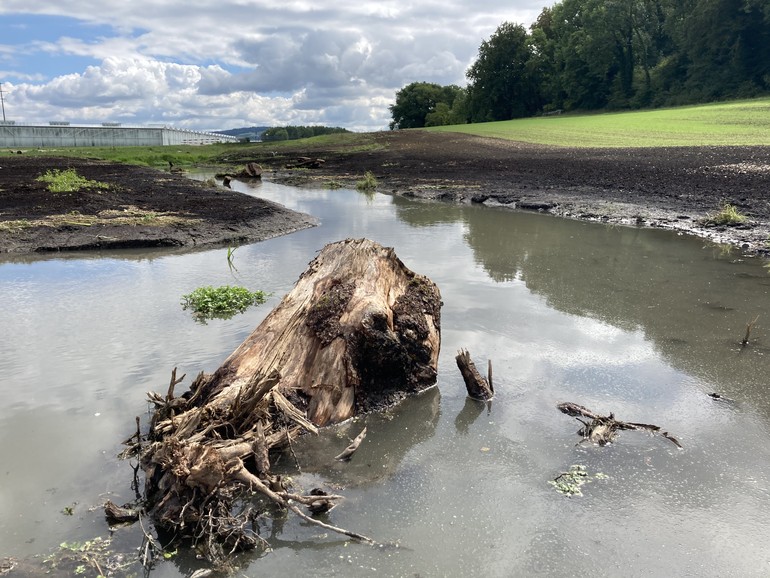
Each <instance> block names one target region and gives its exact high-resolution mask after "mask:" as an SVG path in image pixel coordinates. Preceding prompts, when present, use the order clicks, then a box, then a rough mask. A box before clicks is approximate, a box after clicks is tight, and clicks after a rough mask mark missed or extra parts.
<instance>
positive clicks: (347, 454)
mask: <svg viewBox="0 0 770 578" xmlns="http://www.w3.org/2000/svg"><path fill="white" fill-rule="evenodd" d="M364 438H366V428H364V429H363V431H362V432H361V433H360V434H358V435H357V436H356V437H355V439H354V440H353V441H352V442H350V445H349V446H348V447H346V448H345V449H344V450H342V453H341V454H339V455H338V456H335V458H334V459H335V460H339V461H341V462H346V461H348V460H349V459H350V458H352V457H353V454H354V453H356V450H357V449H358V446H360V445H361V442H362V441H364Z"/></svg>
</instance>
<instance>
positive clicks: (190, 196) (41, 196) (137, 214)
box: [0, 154, 316, 253]
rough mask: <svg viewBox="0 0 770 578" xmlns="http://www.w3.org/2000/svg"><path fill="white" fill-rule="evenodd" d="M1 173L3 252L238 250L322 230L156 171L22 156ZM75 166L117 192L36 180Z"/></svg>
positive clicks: (271, 207) (273, 208) (276, 208)
mask: <svg viewBox="0 0 770 578" xmlns="http://www.w3.org/2000/svg"><path fill="white" fill-rule="evenodd" d="M0 167H2V168H0V253H27V252H35V251H38V252H43V251H66V250H82V249H115V248H129V247H197V246H201V245H213V244H236V243H244V242H250V241H258V240H262V239H267V238H270V237H275V236H278V235H282V234H285V233H290V232H293V231H296V230H299V229H303V228H306V227H310V226H313V225H314V224H316V222H315V220H314V219H313V218H312V217H310V216H308V215H303V214H301V213H297V212H295V211H290V210H288V209H286V208H285V207H282V206H280V205H277V204H275V203H271V202H268V201H265V200H263V199H257V198H254V197H250V196H248V195H244V194H241V193H235V192H232V191H229V190H227V189H225V188H223V187H214V186H210V185H206V184H204V183H201V182H197V181H193V180H191V179H188V178H186V177H184V176H183V175H181V174H176V173H170V172H163V171H158V170H154V169H150V168H144V167H136V166H129V165H123V164H118V163H106V162H101V161H95V160H86V159H73V158H41V157H33V156H24V155H18V154H16V155H10V156H8V157H6V158H2V159H0ZM68 168H73V169H75V170H76V171H77V173H78V174H79V175H80V176H82V177H85V178H86V179H89V180H93V181H98V182H102V183H106V184H108V185H109V188H106V189H102V188H96V187H94V188H86V189H81V190H80V191H78V192H73V193H51V192H49V191H48V190H47V186H48V185H47V183H44V182H41V181H37V180H36V178H37V177H38V176H40V175H42V174H43V173H45V172H46V171H47V170H65V169H68Z"/></svg>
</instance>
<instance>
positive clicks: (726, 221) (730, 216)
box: [703, 203, 747, 226]
mask: <svg viewBox="0 0 770 578" xmlns="http://www.w3.org/2000/svg"><path fill="white" fill-rule="evenodd" d="M746 219H747V217H746V215H744V214H742V213H741V212H740V211H739V210H738V209H737V208H736V207H735V206H734V205H731V204H730V203H725V204H724V205H722V208H721V209H720V210H719V211H717V212H716V213H711V214H710V215H708V216H706V218H705V219H703V224H704V225H718V226H719V225H723V226H725V225H726V226H730V225H739V224H741V223H745V222H746Z"/></svg>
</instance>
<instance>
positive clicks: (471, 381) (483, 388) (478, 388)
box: [455, 349, 495, 400]
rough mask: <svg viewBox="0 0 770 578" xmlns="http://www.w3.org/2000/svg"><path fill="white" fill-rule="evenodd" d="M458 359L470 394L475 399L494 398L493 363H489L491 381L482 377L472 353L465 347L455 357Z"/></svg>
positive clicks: (458, 365)
mask: <svg viewBox="0 0 770 578" xmlns="http://www.w3.org/2000/svg"><path fill="white" fill-rule="evenodd" d="M455 361H457V367H458V368H459V369H460V373H461V374H462V376H463V381H465V388H466V389H467V390H468V395H469V396H471V397H472V398H473V399H483V400H488V399H492V397H494V395H495V390H494V389H493V388H492V364H491V362H490V364H489V381H487V379H486V378H484V377H482V375H481V374H480V373H479V370H478V369H476V364H474V363H473V360H472V359H471V354H470V353H468V351H466V350H465V349H462V350H460V351H458V352H457V356H456V357H455Z"/></svg>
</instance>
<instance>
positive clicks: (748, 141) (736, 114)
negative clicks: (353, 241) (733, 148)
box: [425, 98, 770, 148]
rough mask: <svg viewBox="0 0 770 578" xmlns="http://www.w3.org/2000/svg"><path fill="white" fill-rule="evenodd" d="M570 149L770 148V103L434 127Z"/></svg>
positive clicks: (721, 104)
mask: <svg viewBox="0 0 770 578" xmlns="http://www.w3.org/2000/svg"><path fill="white" fill-rule="evenodd" d="M425 130H431V131H436V132H461V133H467V134H475V135H479V136H488V137H495V138H504V139H509V140H517V141H522V142H528V143H538V144H547V145H557V146H566V147H602V148H609V147H658V146H709V145H713V146H724V145H770V98H762V99H758V100H748V101H736V102H728V103H717V104H707V105H698V106H688V107H678V108H667V109H659V110H647V111H634V112H618V113H605V114H581V115H577V114H575V115H573V114H563V115H554V116H542V117H536V118H522V119H516V120H507V121H501V122H487V123H479V124H464V125H454V126H440V127H432V128H429V129H425Z"/></svg>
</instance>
